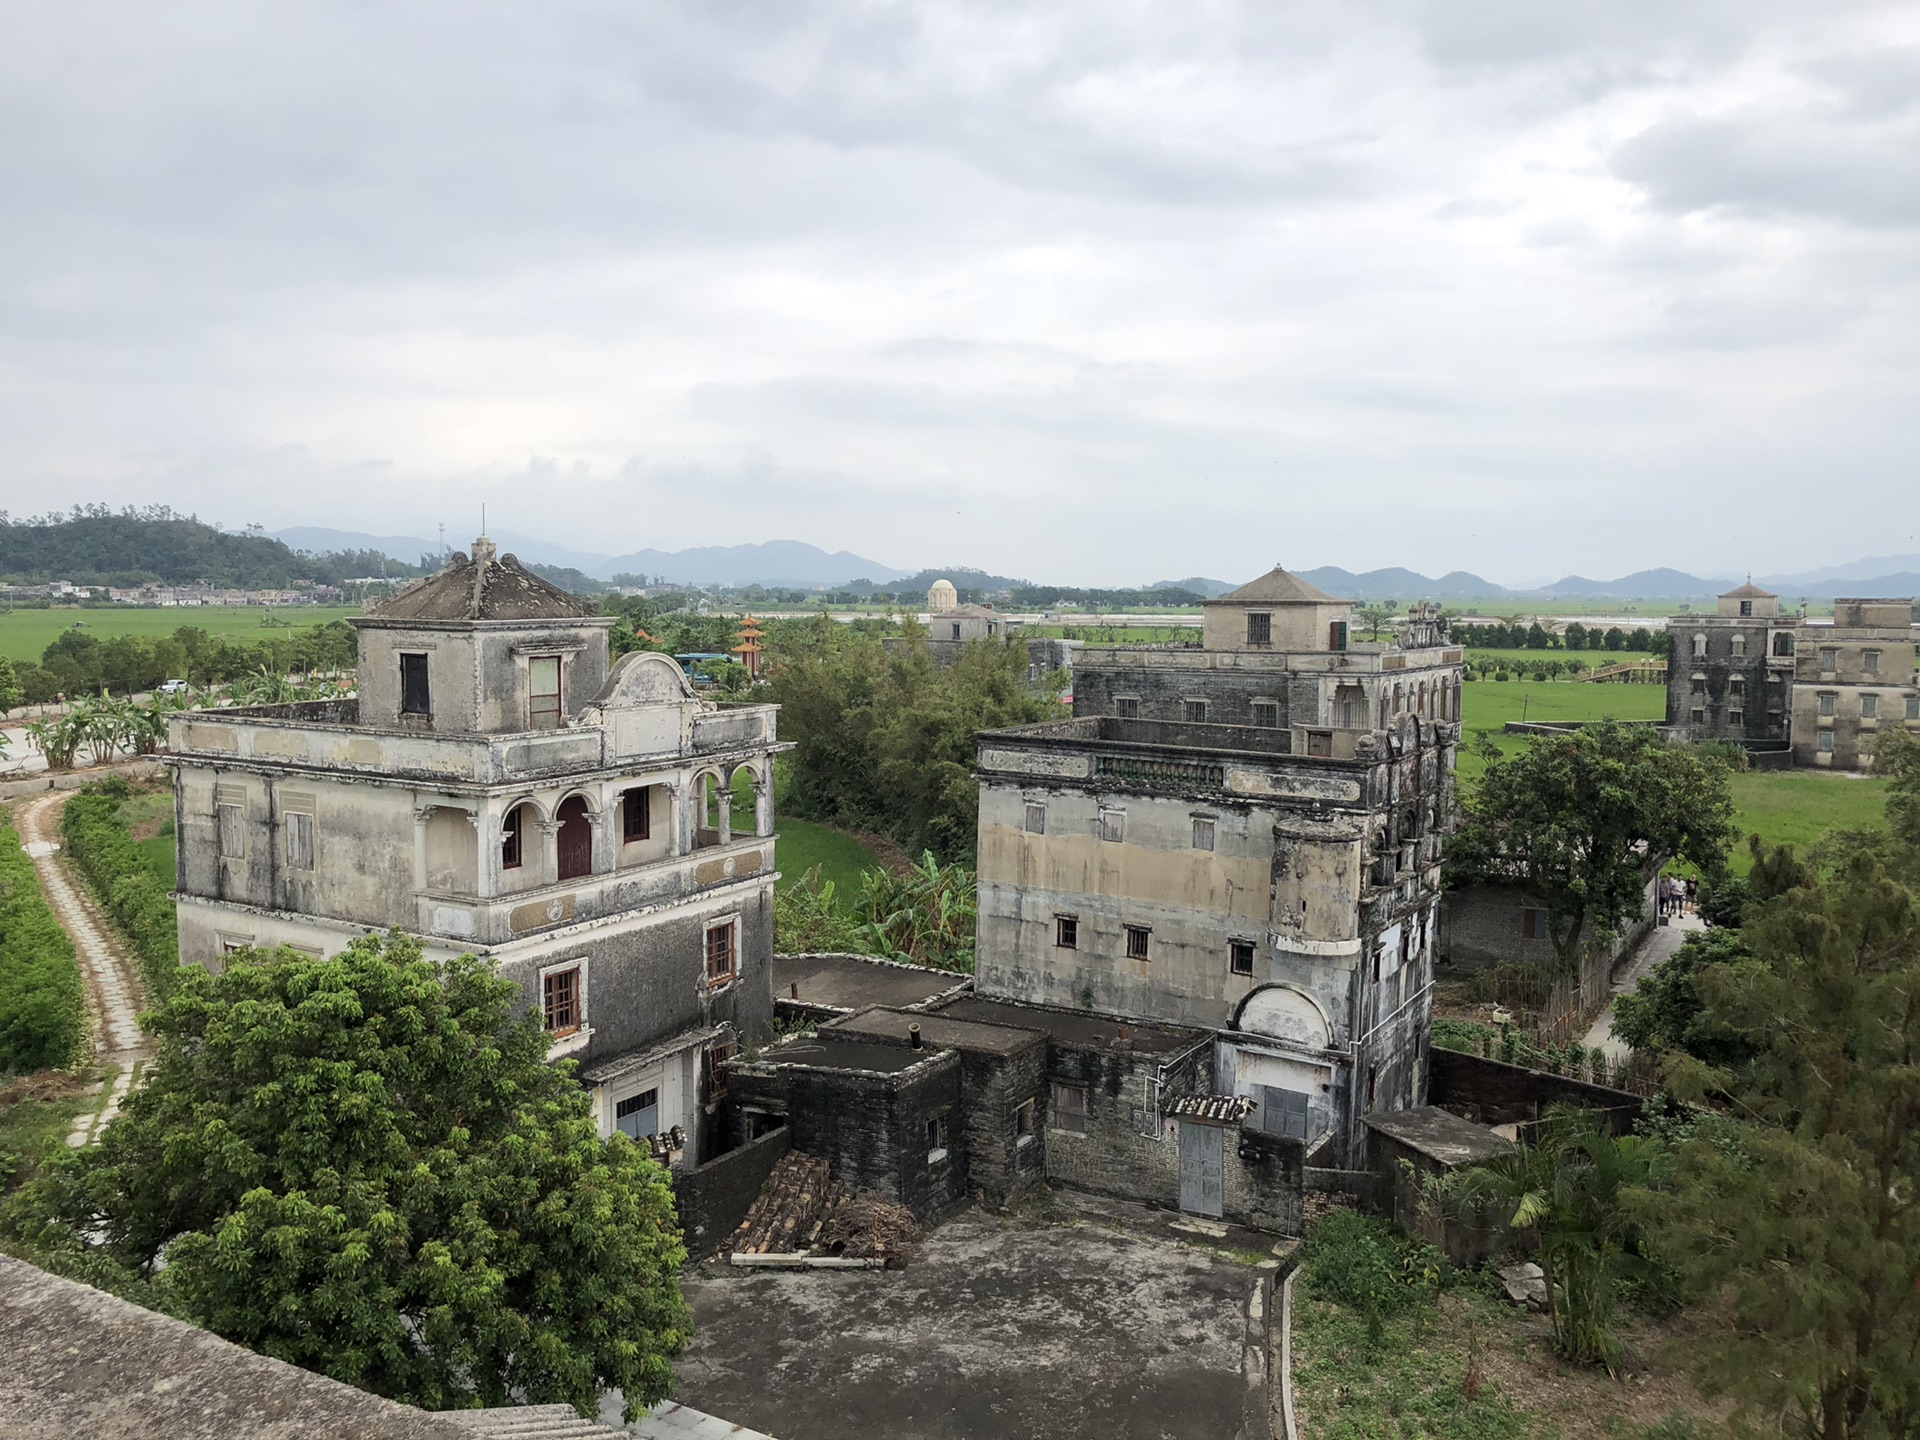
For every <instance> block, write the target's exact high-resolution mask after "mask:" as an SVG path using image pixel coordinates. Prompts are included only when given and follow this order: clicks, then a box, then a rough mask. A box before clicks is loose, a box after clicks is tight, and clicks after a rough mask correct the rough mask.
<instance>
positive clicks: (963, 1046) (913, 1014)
mask: <svg viewBox="0 0 1920 1440" xmlns="http://www.w3.org/2000/svg"><path fill="white" fill-rule="evenodd" d="M914 1025H918V1026H919V1027H920V1038H921V1039H922V1040H924V1041H925V1042H926V1043H927V1044H929V1045H937V1046H940V1047H942V1048H943V1049H948V1050H968V1051H972V1052H973V1053H975V1054H986V1055H1017V1054H1019V1053H1020V1052H1021V1051H1022V1050H1024V1049H1026V1048H1027V1047H1028V1046H1029V1045H1037V1044H1039V1043H1040V1039H1041V1037H1040V1035H1039V1034H1038V1033H1037V1032H1035V1031H1033V1030H1015V1029H1013V1028H1011V1027H1010V1026H1006V1025H984V1024H981V1023H980V1022H978V1021H975V1020H957V1019H952V1018H950V1017H949V1016H948V1015H947V1014H946V1013H945V1012H941V1011H933V1012H921V1011H914V1010H885V1009H882V1008H880V1007H879V1006H874V1007H873V1008H872V1009H868V1010H861V1011H858V1012H856V1013H855V1014H852V1015H848V1016H845V1017H843V1018H842V1019H839V1020H835V1021H834V1022H833V1023H832V1024H830V1025H828V1026H826V1027H824V1029H823V1030H822V1032H821V1033H822V1034H823V1035H827V1036H841V1035H847V1036H852V1035H873V1036H879V1037H884V1038H886V1039H890V1040H903V1041H904V1040H906V1039H907V1038H908V1029H909V1027H911V1026H914Z"/></svg>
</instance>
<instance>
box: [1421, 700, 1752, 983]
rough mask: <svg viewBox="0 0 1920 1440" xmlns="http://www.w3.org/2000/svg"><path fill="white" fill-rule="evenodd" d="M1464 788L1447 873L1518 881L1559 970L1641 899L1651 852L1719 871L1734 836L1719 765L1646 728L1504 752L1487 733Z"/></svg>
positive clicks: (1596, 730) (1587, 733)
mask: <svg viewBox="0 0 1920 1440" xmlns="http://www.w3.org/2000/svg"><path fill="white" fill-rule="evenodd" d="M1482 746H1483V748H1482V752H1481V753H1483V754H1485V755H1486V759H1487V766H1486V770H1485V772H1484V774H1483V775H1482V776H1481V778H1480V780H1479V782H1478V783H1477V784H1475V785H1474V786H1473V787H1472V788H1471V789H1470V790H1468V791H1467V793H1466V797H1465V802H1464V804H1463V806H1462V810H1463V813H1464V817H1465V821H1464V824H1463V825H1462V827H1461V831H1460V834H1459V835H1458V837H1456V840H1455V842H1454V845H1453V847H1452V853H1453V861H1452V871H1453V878H1454V879H1455V880H1456V881H1459V880H1480V879H1485V880H1496V881H1505V882H1510V883H1518V884H1519V885H1520V886H1521V887H1522V888H1523V889H1524V890H1525V891H1526V892H1527V893H1528V894H1530V895H1532V896H1533V897H1535V898H1536V899H1538V900H1539V901H1540V903H1541V904H1542V905H1544V906H1545V908H1546V911H1547V933H1548V936H1549V938H1550V939H1551V940H1552V942H1553V948H1554V953H1555V955H1556V957H1557V958H1558V960H1559V962H1560V964H1561V966H1562V967H1564V968H1566V969H1569V970H1570V969H1572V968H1573V967H1575V966H1576V965H1577V964H1578V961H1579V957H1580V955H1581V954H1582V951H1583V947H1584V945H1585V944H1586V943H1587V942H1588V941H1589V940H1591V939H1592V938H1593V937H1594V935H1595V934H1596V933H1597V932H1599V931H1602V930H1615V929H1618V928H1619V927H1620V926H1621V925H1622V924H1624V923H1625V922H1626V920H1627V919H1628V918H1629V917H1631V916H1633V915H1636V914H1638V913H1639V912H1640V909H1641V907H1642V906H1643V905H1644V903H1645V886H1646V874H1645V869H1646V864H1647V857H1648V856H1667V857H1671V858H1673V859H1677V860H1680V861H1683V862H1686V863H1690V864H1693V865H1695V866H1698V867H1699V868H1700V869H1702V870H1704V871H1706V872H1708V873H1709V874H1710V875H1712V874H1717V873H1719V871H1720V870H1721V869H1722V867H1723V866H1724V864H1725V861H1726V853H1727V849H1728V846H1729V845H1730V844H1731V843H1732V840H1733V836H1734V828H1733V791H1732V786H1731V784H1730V782H1729V779H1728V776H1727V771H1726V767H1725V766H1724V765H1722V764H1720V763H1719V762H1718V761H1716V760H1714V759H1713V758H1712V757H1710V756H1704V755H1701V754H1700V753H1699V752H1697V751H1696V750H1694V749H1693V748H1692V747H1690V746H1685V745H1669V744H1667V743H1666V742H1665V741H1664V740H1662V739H1661V738H1660V736H1659V735H1658V733H1656V732H1655V731H1654V730H1653V729H1651V728H1649V727H1645V726H1628V725H1622V724H1620V723H1619V722H1618V721H1614V720H1603V721H1600V722H1599V723H1597V724H1593V725H1588V726H1585V727H1583V728H1582V729H1580V730H1577V731H1573V732H1570V733H1568V734H1564V735H1545V736H1540V737H1538V738H1536V739H1534V740H1532V741H1531V742H1529V743H1528V744H1527V745H1526V747H1525V748H1524V749H1522V750H1520V751H1519V752H1517V753H1516V754H1514V755H1512V756H1503V755H1501V754H1500V753H1499V750H1498V748H1497V747H1495V746H1493V745H1492V744H1491V742H1490V741H1487V740H1486V737H1482Z"/></svg>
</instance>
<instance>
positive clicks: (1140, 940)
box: [1127, 925, 1153, 960]
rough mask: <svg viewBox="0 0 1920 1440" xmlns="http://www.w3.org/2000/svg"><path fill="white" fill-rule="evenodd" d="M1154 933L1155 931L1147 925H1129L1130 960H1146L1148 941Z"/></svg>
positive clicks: (1128, 947) (1128, 956) (1128, 949)
mask: <svg viewBox="0 0 1920 1440" xmlns="http://www.w3.org/2000/svg"><path fill="white" fill-rule="evenodd" d="M1152 934H1153V931H1151V930H1149V929H1148V928H1147V927H1146V926H1145V925H1129V926H1127V958H1128V959H1129V960H1144V959H1146V958H1147V941H1148V939H1149V938H1150V937H1151V936H1152Z"/></svg>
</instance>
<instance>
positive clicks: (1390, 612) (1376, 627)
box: [1353, 600, 1400, 640]
mask: <svg viewBox="0 0 1920 1440" xmlns="http://www.w3.org/2000/svg"><path fill="white" fill-rule="evenodd" d="M1399 608H1400V602H1399V601H1398V600H1375V601H1370V602H1369V603H1367V604H1365V605H1356V606H1354V609H1353V613H1354V614H1356V615H1358V616H1359V617H1360V623H1361V624H1363V625H1365V626H1366V627H1367V638H1368V639H1369V640H1378V639H1379V638H1380V632H1381V631H1382V630H1384V629H1385V628H1386V626H1387V622H1388V621H1389V620H1391V619H1393V617H1394V613H1395V612H1396V611H1398V610H1399Z"/></svg>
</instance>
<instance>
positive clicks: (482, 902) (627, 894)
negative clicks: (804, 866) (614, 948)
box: [415, 835, 773, 946]
mask: <svg viewBox="0 0 1920 1440" xmlns="http://www.w3.org/2000/svg"><path fill="white" fill-rule="evenodd" d="M772 870H773V837H772V836H771V835H749V836H746V837H744V838H741V839H738V840H735V841H734V842H733V843H731V844H728V845H717V846H710V847H708V848H707V849H704V850H695V851H692V852H690V853H688V854H686V855H675V856H671V857H669V858H668V859H665V860H656V861H653V862H651V863H650V864H646V865H636V866H634V867H632V868H631V869H626V870H613V871H608V872H606V873H604V874H599V875H582V876H580V877H578V878H576V879H572V880H561V881H558V882H556V883H554V884H552V885H543V886H540V887H539V888H537V889H533V890H522V891H519V892H518V893H516V894H512V895H499V896H495V897H493V898H491V899H482V898H481V897H479V896H476V895H463V894H454V893H442V892H437V891H421V892H420V893H419V894H418V895H417V896H416V897H415V898H416V901H417V904H418V909H419V922H418V929H419V931H420V932H421V933H422V934H426V935H436V936H442V937H444V938H447V939H450V940H459V941H466V942H470V943H472V944H474V945H486V946H496V945H505V944H507V943H508V942H510V941H513V940H519V939H523V938H525V937H526V936H529V935H538V934H540V933H542V932H543V931H548V930H557V929H560V928H561V927H562V926H566V925H577V924H580V923H582V922H584V921H589V920H602V919H606V918H607V917H609V916H615V915H621V914H625V913H627V912H629V911H633V910H639V909H643V908H645V907H647V906H651V905H660V904H666V903H670V902H672V901H675V900H679V899H681V898H683V897H686V896H690V895H695V894H698V893H699V892H700V891H702V890H711V889H714V888H715V887H716V886H720V885H727V884H731V883H732V882H734V881H736V880H746V879H750V878H752V877H754V876H756V875H764V874H770V873H771V872H772Z"/></svg>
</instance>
